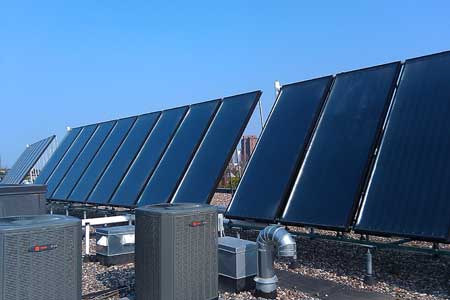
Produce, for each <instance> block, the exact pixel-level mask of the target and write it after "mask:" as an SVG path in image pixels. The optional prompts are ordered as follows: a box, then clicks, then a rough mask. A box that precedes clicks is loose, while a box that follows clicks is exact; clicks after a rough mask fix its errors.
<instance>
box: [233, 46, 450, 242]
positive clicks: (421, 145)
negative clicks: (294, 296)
mask: <svg viewBox="0 0 450 300" xmlns="http://www.w3.org/2000/svg"><path fill="white" fill-rule="evenodd" d="M449 82H450V52H444V53H439V54H435V55H430V56H426V57H421V58H416V59H411V60H407V61H406V62H405V63H403V64H401V63H400V62H394V63H391V64H386V65H382V66H377V67H372V68H366V69H361V70H356V71H352V72H346V73H340V74H337V75H336V76H334V77H324V78H319V79H314V80H309V81H305V82H300V83H296V84H291V85H287V86H283V88H282V90H281V93H280V94H279V96H278V99H277V101H276V103H275V105H274V108H273V111H272V112H271V114H270V116H269V118H268V120H267V123H266V125H265V128H264V130H263V132H262V135H261V137H260V140H259V142H258V144H257V146H256V149H255V152H254V154H253V156H252V158H251V160H250V162H249V164H248V167H247V169H246V170H245V172H244V176H243V178H242V180H241V182H240V184H239V186H238V188H237V191H236V194H235V195H234V197H233V199H232V201H231V203H230V205H229V206H228V208H227V212H226V215H227V217H229V218H235V219H249V220H256V221H265V222H280V223H282V224H286V225H301V226H311V227H317V228H325V229H332V230H339V231H341V230H343V231H347V230H351V229H354V230H355V231H356V232H360V233H368V234H374V235H387V236H391V235H394V236H401V237H410V238H415V239H423V240H428V241H438V242H448V241H450V217H449V216H450V201H449V199H450V185H448V182H450V156H449V155H448V153H450V138H449V137H450V118H449V117H448V116H449V115H450V85H449ZM324 95H325V98H326V99H324V100H323V99H322V97H324ZM317 111H319V112H320V113H317Z"/></svg>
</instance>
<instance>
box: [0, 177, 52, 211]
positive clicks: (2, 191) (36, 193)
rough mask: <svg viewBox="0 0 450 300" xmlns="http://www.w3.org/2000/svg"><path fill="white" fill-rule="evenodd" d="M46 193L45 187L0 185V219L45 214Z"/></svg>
mask: <svg viewBox="0 0 450 300" xmlns="http://www.w3.org/2000/svg"><path fill="white" fill-rule="evenodd" d="M46 192H47V186H45V185H37V184H36V185H35V184H30V185H25V184H20V185H19V184H8V185H2V184H0V217H10V216H24V215H41V214H42V215H43V214H45V211H46V209H47V208H46V206H45V205H46V199H45V193H46Z"/></svg>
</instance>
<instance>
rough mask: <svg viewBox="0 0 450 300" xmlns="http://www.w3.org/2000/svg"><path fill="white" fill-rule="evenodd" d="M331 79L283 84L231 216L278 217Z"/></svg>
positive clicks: (231, 209)
mask: <svg viewBox="0 0 450 300" xmlns="http://www.w3.org/2000/svg"><path fill="white" fill-rule="evenodd" d="M331 82H332V77H331V76H328V77H323V78H319V79H314V80H309V81H304V82H299V83H295V84H290V85H285V86H283V88H282V90H281V92H280V95H279V96H278V98H277V100H276V102H275V104H274V107H273V109H272V112H271V113H270V115H269V117H268V120H267V122H266V125H265V126H264V129H263V132H262V133H261V136H260V139H259V141H258V144H257V146H256V148H255V150H254V153H253V155H252V157H251V159H250V161H249V162H248V166H247V168H246V170H245V172H244V176H243V177H242V179H241V182H240V183H239V186H238V188H237V191H236V194H235V195H234V197H233V200H232V202H231V203H230V205H229V207H228V209H227V213H226V214H227V216H228V217H232V218H242V219H254V220H269V221H272V220H274V219H275V217H276V215H277V211H278V209H279V206H280V205H281V204H282V203H283V201H285V198H286V197H287V195H288V192H289V189H290V186H291V181H292V179H291V177H292V176H293V174H295V173H296V170H297V168H298V164H299V162H300V160H301V159H302V156H303V153H304V151H305V150H306V147H307V143H308V141H309V138H310V134H311V131H312V130H313V128H314V124H315V122H316V119H317V116H318V114H319V112H320V110H321V107H322V104H323V102H324V99H325V97H326V95H327V92H328V90H329V87H330V84H331Z"/></svg>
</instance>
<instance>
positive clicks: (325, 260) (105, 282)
mask: <svg viewBox="0 0 450 300" xmlns="http://www.w3.org/2000/svg"><path fill="white" fill-rule="evenodd" d="M230 199H231V195H229V194H216V195H215V196H214V198H213V202H212V204H214V205H223V206H226V205H227V204H228V202H229V201H230ZM290 229H291V230H294V231H295V230H297V231H302V232H306V229H303V228H292V227H290ZM318 232H320V233H321V234H334V233H333V232H327V231H318ZM228 234H230V235H231V234H232V233H228ZM349 235H350V236H351V237H359V235H352V234H349ZM256 236H257V232H251V231H249V232H245V233H242V234H241V238H246V239H251V240H254V239H255V238H256ZM373 240H378V241H392V239H388V238H373ZM411 244H414V245H415V246H419V247H430V246H431V244H430V243H425V242H413V243H411ZM445 247H446V248H448V249H450V247H449V246H448V245H446V246H445ZM297 248H298V259H297V263H296V266H295V268H294V269H291V268H288V265H289V263H290V262H289V261H277V262H276V263H275V268H276V269H277V270H285V271H287V272H290V273H292V275H293V276H309V277H312V278H320V279H326V280H329V281H332V282H336V283H339V284H342V285H345V286H349V287H352V288H355V289H360V290H370V291H375V292H380V293H383V294H386V295H391V296H393V297H394V299H411V300H426V299H427V300H444V299H450V257H448V256H441V257H433V256H431V255H426V254H421V253H413V252H406V251H395V250H388V249H379V250H376V251H375V252H374V255H373V266H374V272H375V275H376V280H377V282H376V284H374V285H371V286H369V285H365V284H364V282H363V277H364V271H365V251H366V250H365V249H364V248H362V247H359V246H356V245H350V244H343V243H338V242H335V241H326V240H319V239H314V240H311V239H308V238H298V239H297ZM83 249H84V246H83ZM91 251H92V253H95V239H92V240H91ZM297 274H298V275H297ZM117 288H122V290H121V293H117V292H116V294H114V295H112V296H110V297H97V298H95V297H92V298H89V299H119V298H120V297H119V296H122V297H123V296H125V295H127V294H128V292H129V291H132V290H133V288H134V264H127V265H122V266H111V267H105V266H102V265H100V264H99V263H95V262H85V263H83V295H87V294H91V293H93V292H97V291H105V290H110V289H117ZM220 296H221V297H222V298H223V299H226V300H231V299H236V300H238V299H257V298H255V297H253V296H252V295H251V293H248V292H246V293H240V294H230V293H223V294H221V295H220ZM314 296H315V295H306V294H304V293H302V292H301V291H298V290H296V289H295V288H284V287H283V288H279V289H278V297H277V299H283V300H303V299H316V298H314Z"/></svg>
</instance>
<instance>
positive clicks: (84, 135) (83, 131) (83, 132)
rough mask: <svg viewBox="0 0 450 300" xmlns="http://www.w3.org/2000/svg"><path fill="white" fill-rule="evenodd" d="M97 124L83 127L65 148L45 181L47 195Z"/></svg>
mask: <svg viewBox="0 0 450 300" xmlns="http://www.w3.org/2000/svg"><path fill="white" fill-rule="evenodd" d="M96 128H97V125H90V126H86V127H83V129H81V132H80V134H79V135H78V137H77V138H76V139H75V141H74V142H73V144H72V146H71V147H70V148H69V150H67V153H66V154H65V155H64V157H63V158H62V159H61V161H60V162H59V164H58V166H57V167H56V169H55V171H54V172H53V174H52V175H51V176H50V178H49V179H48V181H47V196H50V195H52V194H53V192H54V191H55V189H56V187H57V186H58V184H59V183H60V182H61V180H62V179H63V178H64V176H65V175H66V173H67V171H68V170H69V169H70V167H71V166H72V164H73V162H74V161H75V160H76V159H77V157H78V155H79V154H80V153H81V151H83V149H84V146H85V145H86V143H87V142H88V141H89V139H90V138H91V136H92V134H93V133H94V131H95V130H96Z"/></svg>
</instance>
